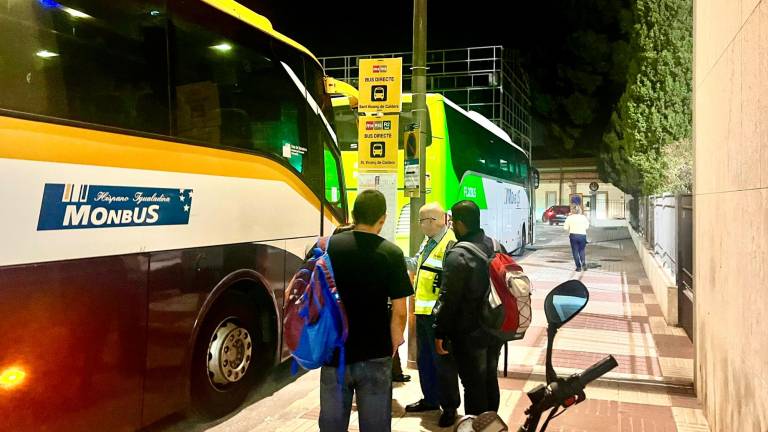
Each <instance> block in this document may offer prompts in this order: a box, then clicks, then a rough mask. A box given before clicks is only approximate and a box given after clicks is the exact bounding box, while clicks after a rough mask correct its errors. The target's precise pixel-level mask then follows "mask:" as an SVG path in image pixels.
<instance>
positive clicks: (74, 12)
mask: <svg viewBox="0 0 768 432" xmlns="http://www.w3.org/2000/svg"><path fill="white" fill-rule="evenodd" d="M78 3H80V4H79V5H72V4H69V6H72V7H64V6H62V5H60V4H58V3H57V2H54V1H45V2H44V1H39V2H38V1H22V2H9V3H8V4H7V6H3V7H2V8H0V89H2V91H0V108H5V109H10V110H15V111H21V112H25V113H29V114H38V115H44V116H48V117H56V118H60V119H65V120H74V121H80V122H85V123H90V124H94V125H100V126H112V127H118V128H122V129H130V130H137V131H141V132H151V133H159V134H167V133H168V129H169V122H168V81H167V77H168V72H167V60H166V50H165V45H166V27H165V12H164V9H165V8H164V5H163V4H164V2H162V1H159V0H139V1H136V2H133V1H131V2H129V1H125V0H113V1H105V2H78ZM136 11H146V13H136ZM150 11H151V12H150Z"/></svg>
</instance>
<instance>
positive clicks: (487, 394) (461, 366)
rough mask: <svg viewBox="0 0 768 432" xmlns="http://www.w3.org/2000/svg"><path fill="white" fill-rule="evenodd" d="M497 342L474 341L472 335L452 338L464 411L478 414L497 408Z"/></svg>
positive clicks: (498, 346) (499, 348) (496, 409)
mask: <svg viewBox="0 0 768 432" xmlns="http://www.w3.org/2000/svg"><path fill="white" fill-rule="evenodd" d="M501 346H502V345H501V344H498V343H493V344H492V345H483V344H477V342H475V341H473V340H472V339H464V338H462V339H458V340H455V341H453V355H454V358H455V359H456V366H457V369H458V371H459V377H460V378H461V384H462V385H464V411H465V412H466V414H469V415H480V414H482V413H484V412H486V411H498V410H499V397H500V396H499V379H498V371H499V354H500V353H501Z"/></svg>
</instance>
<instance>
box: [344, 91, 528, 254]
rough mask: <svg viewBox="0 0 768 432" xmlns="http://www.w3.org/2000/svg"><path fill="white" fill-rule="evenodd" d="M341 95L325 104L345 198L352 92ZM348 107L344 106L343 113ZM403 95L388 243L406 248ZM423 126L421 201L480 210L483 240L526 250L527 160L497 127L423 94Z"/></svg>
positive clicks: (407, 101)
mask: <svg viewBox="0 0 768 432" xmlns="http://www.w3.org/2000/svg"><path fill="white" fill-rule="evenodd" d="M344 94H345V95H344V96H340V97H334V98H333V99H332V102H333V107H334V118H335V125H336V131H337V134H338V137H339V146H340V148H341V150H342V152H341V153H342V159H343V162H344V173H345V184H346V187H347V190H348V194H349V199H350V200H353V199H354V197H355V196H356V194H357V174H358V171H357V160H358V156H357V127H356V122H357V118H358V117H357V113H356V112H355V110H354V101H355V96H356V95H355V90H354V88H353V87H347V88H345V91H344ZM350 101H352V106H350ZM411 101H412V95H411V94H408V93H406V94H404V95H403V109H402V112H401V113H400V121H399V123H400V131H399V136H400V137H401V139H400V152H399V156H398V167H399V168H398V172H399V173H400V175H399V178H398V189H399V190H400V191H401V193H399V194H398V209H397V212H396V213H395V214H396V216H397V218H398V219H397V226H396V232H395V239H396V242H397V244H398V245H399V246H400V247H401V248H402V249H403V250H405V251H407V250H408V248H409V240H408V239H409V235H410V205H409V199H408V198H406V197H405V196H404V194H403V193H402V191H403V190H404V189H403V188H404V178H403V174H402V173H403V165H404V158H405V154H404V153H405V152H404V150H403V145H402V136H403V134H404V133H405V130H406V128H407V127H408V125H409V124H412V123H413V122H414V119H413V117H412V114H411ZM427 111H428V113H429V115H428V121H427V123H426V124H425V125H423V126H422V128H423V129H424V130H425V133H426V136H427V143H426V144H427V146H426V149H427V151H426V157H425V161H426V172H427V184H426V187H427V196H426V199H427V202H431V201H436V202H438V203H440V204H441V205H443V206H444V207H445V208H446V209H449V208H450V207H451V206H452V205H453V204H455V203H456V202H458V201H461V200H464V199H468V200H471V201H474V202H476V203H477V204H478V206H479V207H480V213H481V224H482V227H483V229H484V230H485V231H486V232H487V233H488V235H490V236H492V237H494V238H496V239H498V240H499V242H501V243H502V244H504V246H505V247H506V248H507V250H509V251H515V250H519V249H520V248H522V247H523V246H525V245H526V244H529V243H531V237H532V236H531V235H530V233H531V230H530V229H531V228H532V227H533V220H532V216H531V211H530V210H531V208H530V203H531V196H532V192H533V182H534V172H535V170H533V169H531V167H530V165H529V162H528V160H529V159H528V154H527V153H526V152H525V151H524V150H523V149H522V148H520V147H519V146H517V145H516V144H515V143H513V142H512V140H511V139H510V137H509V135H508V134H507V133H506V132H504V131H503V130H502V129H501V128H499V127H498V126H496V125H495V124H493V122H491V121H490V120H488V119H487V118H485V117H483V116H482V115H481V114H479V113H476V112H471V111H466V110H464V109H462V108H461V107H459V106H458V105H456V104H455V103H453V102H452V101H451V100H450V99H448V98H446V97H444V96H442V95H439V94H427Z"/></svg>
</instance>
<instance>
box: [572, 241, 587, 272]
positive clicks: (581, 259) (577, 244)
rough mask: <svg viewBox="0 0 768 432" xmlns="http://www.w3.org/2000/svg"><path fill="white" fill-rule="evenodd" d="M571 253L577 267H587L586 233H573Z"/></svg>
mask: <svg viewBox="0 0 768 432" xmlns="http://www.w3.org/2000/svg"><path fill="white" fill-rule="evenodd" d="M570 239H571V253H572V254H573V262H574V263H576V268H587V258H586V248H587V236H586V235H584V234H571V235H570Z"/></svg>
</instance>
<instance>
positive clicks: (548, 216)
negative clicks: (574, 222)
mask: <svg viewBox="0 0 768 432" xmlns="http://www.w3.org/2000/svg"><path fill="white" fill-rule="evenodd" d="M570 212H571V208H570V207H569V206H567V205H564V206H560V205H558V206H552V207H550V208H548V209H546V210H544V214H543V215H542V216H541V221H542V222H549V224H550V225H554V224H558V225H560V224H562V223H563V222H565V218H567V217H568V214H569V213H570Z"/></svg>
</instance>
